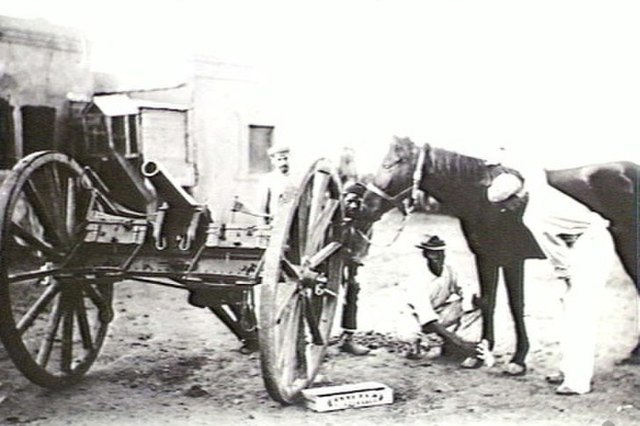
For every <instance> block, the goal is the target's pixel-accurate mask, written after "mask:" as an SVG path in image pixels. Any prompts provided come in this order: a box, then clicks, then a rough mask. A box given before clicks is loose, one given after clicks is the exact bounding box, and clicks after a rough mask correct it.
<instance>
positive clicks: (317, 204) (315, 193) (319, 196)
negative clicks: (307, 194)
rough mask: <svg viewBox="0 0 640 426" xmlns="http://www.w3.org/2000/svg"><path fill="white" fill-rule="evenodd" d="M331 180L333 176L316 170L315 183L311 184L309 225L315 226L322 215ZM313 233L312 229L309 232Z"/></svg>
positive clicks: (321, 170)
mask: <svg viewBox="0 0 640 426" xmlns="http://www.w3.org/2000/svg"><path fill="white" fill-rule="evenodd" d="M330 179H331V175H330V174H329V173H327V172H326V171H325V170H323V169H318V170H315V172H314V173H313V181H312V184H311V188H310V189H311V194H312V198H311V205H310V206H309V216H310V219H311V220H310V221H309V225H310V226H314V225H315V223H316V222H317V218H318V216H319V215H320V212H321V211H322V209H323V208H324V205H325V203H326V199H327V194H326V193H327V188H328V187H329V182H330ZM310 231H311V228H310V229H309V230H308V232H310Z"/></svg>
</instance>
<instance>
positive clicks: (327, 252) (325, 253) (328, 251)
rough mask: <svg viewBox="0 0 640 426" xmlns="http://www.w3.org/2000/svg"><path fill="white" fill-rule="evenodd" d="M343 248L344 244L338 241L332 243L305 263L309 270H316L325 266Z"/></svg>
mask: <svg viewBox="0 0 640 426" xmlns="http://www.w3.org/2000/svg"><path fill="white" fill-rule="evenodd" d="M340 247H342V243H340V242H338V241H332V242H330V243H329V244H327V245H326V246H324V247H322V248H321V249H320V250H318V252H317V253H315V254H313V255H312V256H311V257H309V258H307V260H306V262H305V266H306V267H308V268H309V269H316V268H317V267H318V266H320V265H321V264H323V263H324V262H325V261H326V260H327V259H329V258H330V257H331V256H333V255H334V254H336V253H337V252H338V250H340Z"/></svg>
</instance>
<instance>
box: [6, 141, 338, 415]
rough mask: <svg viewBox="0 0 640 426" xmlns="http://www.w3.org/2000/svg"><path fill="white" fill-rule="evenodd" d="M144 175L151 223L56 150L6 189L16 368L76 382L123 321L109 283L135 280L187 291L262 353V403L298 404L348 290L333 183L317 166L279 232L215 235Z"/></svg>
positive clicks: (150, 171) (149, 173)
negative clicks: (151, 194)
mask: <svg viewBox="0 0 640 426" xmlns="http://www.w3.org/2000/svg"><path fill="white" fill-rule="evenodd" d="M141 174H142V176H144V178H146V179H147V180H148V182H150V183H151V185H152V187H153V188H154V189H155V201H156V202H155V203H154V204H155V206H154V208H152V209H148V211H141V210H142V209H135V208H130V207H127V206H125V205H124V204H123V203H120V202H119V201H118V200H117V198H118V197H117V194H115V195H114V192H113V191H112V190H111V189H110V188H109V187H108V186H107V185H106V184H105V182H104V181H103V180H102V178H101V176H99V174H98V173H97V172H96V171H95V169H94V168H92V167H91V166H87V165H81V164H80V163H79V162H77V161H76V160H74V159H73V158H71V157H70V156H68V155H66V154H63V153H60V152H53V151H42V152H37V153H33V154H31V155H29V156H27V157H25V158H23V159H22V160H21V161H20V162H18V163H17V164H16V165H15V167H14V168H13V169H12V170H11V172H10V173H9V175H8V177H7V178H6V179H5V180H4V182H3V183H2V186H0V339H1V340H2V342H3V343H4V345H5V347H6V350H7V352H8V354H9V356H10V357H11V359H12V360H13V362H14V363H15V365H16V367H17V368H18V369H19V370H20V371H21V372H22V373H23V374H24V375H25V376H26V377H27V378H28V379H29V380H31V381H32V382H34V383H36V384H38V385H40V386H44V387H47V388H60V387H64V386H68V385H70V384H73V383H75V382H77V381H78V380H80V379H81V378H82V376H83V375H84V374H85V373H86V372H87V371H88V370H89V368H90V367H91V365H92V364H93V362H94V361H95V359H96V357H97V355H98V353H99V351H100V349H101V346H102V344H103V342H104V340H105V336H106V333H107V329H108V326H109V323H110V322H111V321H112V320H113V318H114V312H113V308H112V302H113V297H114V284H115V283H117V282H119V281H124V280H136V281H139V282H142V283H150V284H159V285H166V286H171V287H176V288H179V289H183V290H186V291H188V293H189V298H188V301H189V303H191V304H192V305H194V306H198V307H204V308H208V309H210V310H211V311H212V312H213V313H214V314H215V315H216V316H218V318H220V320H221V321H222V322H223V323H224V324H225V325H226V326H227V327H228V328H229V329H230V330H231V332H232V333H233V334H234V335H235V336H236V337H237V338H238V339H239V340H241V341H245V342H247V341H256V340H257V341H259V348H260V349H259V350H260V360H261V365H262V371H263V378H264V383H265V386H266V389H267V391H268V392H269V394H270V395H271V396H272V397H273V398H274V399H276V400H278V401H280V402H282V403H290V402H292V401H293V400H295V399H296V398H297V397H298V396H299V394H300V392H301V391H302V390H303V389H304V388H306V387H308V386H309V385H310V384H311V383H312V382H313V379H314V377H315V375H316V373H317V371H318V368H319V367H320V364H321V361H322V358H323V354H324V352H325V350H326V348H327V345H328V340H329V337H330V332H331V327H332V324H333V318H334V316H335V312H336V308H337V305H338V300H339V292H340V289H341V287H342V284H343V268H344V266H343V259H342V253H341V248H342V247H343V243H344V239H345V238H346V236H347V234H348V232H346V226H347V225H345V223H346V222H345V220H344V206H343V201H342V188H341V184H340V181H339V179H338V177H337V174H336V173H335V172H334V171H333V170H332V169H331V167H330V166H329V165H328V162H326V161H325V160H319V161H317V162H316V163H314V164H313V166H312V167H311V168H310V169H309V171H308V173H307V174H306V175H305V176H304V178H303V179H302V181H301V182H300V183H299V184H298V185H297V186H292V187H290V188H288V189H287V191H285V194H283V197H282V199H281V205H280V209H279V214H278V215H277V216H276V217H275V220H274V221H273V222H272V224H270V225H265V226H244V227H242V226H234V225H233V224H218V223H214V222H213V221H212V220H211V214H210V212H209V209H208V208H207V206H205V205H202V204H199V203H197V202H196V201H195V200H194V199H193V198H192V197H191V196H190V195H189V194H187V193H186V192H185V191H184V190H183V189H182V188H180V187H179V186H177V185H175V184H174V183H173V182H172V180H171V179H170V178H168V177H167V175H166V174H165V173H163V171H162V169H161V168H160V167H159V165H158V164H156V163H155V162H151V161H148V162H145V163H143V164H142V166H141ZM124 184H126V182H124ZM139 186H140V185H138V187H139ZM258 288H259V291H256V290H257V289H258ZM258 294H259V297H258Z"/></svg>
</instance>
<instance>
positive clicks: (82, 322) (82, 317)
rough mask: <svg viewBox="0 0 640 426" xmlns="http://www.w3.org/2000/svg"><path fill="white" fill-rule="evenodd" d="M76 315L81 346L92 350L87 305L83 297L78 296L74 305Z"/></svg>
mask: <svg viewBox="0 0 640 426" xmlns="http://www.w3.org/2000/svg"><path fill="white" fill-rule="evenodd" d="M76 317H77V319H78V330H79V331H80V337H81V338H82V347H83V348H85V349H86V350H88V351H92V350H93V338H92V336H91V327H90V326H89V319H88V318H87V307H86V306H85V304H84V297H78V304H77V306H76Z"/></svg>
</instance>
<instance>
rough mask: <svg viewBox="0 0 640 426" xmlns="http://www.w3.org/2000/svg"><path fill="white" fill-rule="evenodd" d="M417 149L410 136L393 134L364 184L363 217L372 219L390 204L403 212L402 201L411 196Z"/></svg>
mask: <svg viewBox="0 0 640 426" xmlns="http://www.w3.org/2000/svg"><path fill="white" fill-rule="evenodd" d="M418 150H419V148H418V147H417V146H416V144H414V143H413V142H412V141H411V139H409V138H407V137H405V138H399V137H397V136H394V140H393V142H392V143H391V145H390V146H389V150H388V151H387V153H386V155H385V156H384V160H383V161H382V165H381V166H380V168H379V169H378V171H377V172H376V174H375V176H374V177H373V179H372V181H371V182H369V183H368V184H367V192H366V193H365V195H364V199H363V204H364V209H365V212H366V213H365V214H366V217H367V220H369V221H371V222H375V221H377V220H379V219H380V217H381V216H382V215H383V214H384V213H385V212H387V211H389V210H391V209H392V208H393V207H398V208H399V209H400V210H402V211H404V206H403V204H402V200H403V199H404V198H406V197H408V196H409V195H411V189H412V184H413V173H414V170H415V168H416V161H417V158H418Z"/></svg>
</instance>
